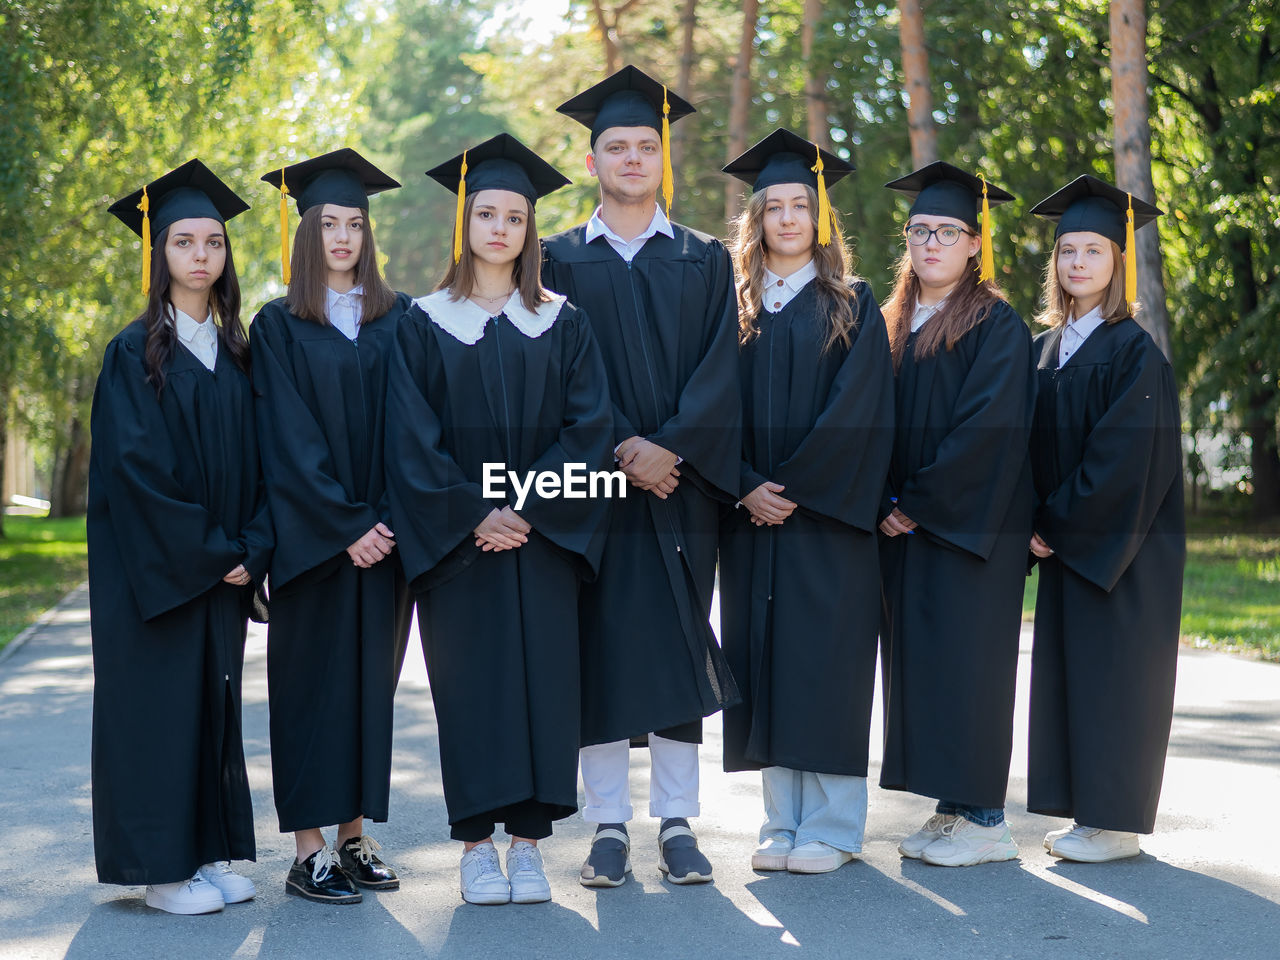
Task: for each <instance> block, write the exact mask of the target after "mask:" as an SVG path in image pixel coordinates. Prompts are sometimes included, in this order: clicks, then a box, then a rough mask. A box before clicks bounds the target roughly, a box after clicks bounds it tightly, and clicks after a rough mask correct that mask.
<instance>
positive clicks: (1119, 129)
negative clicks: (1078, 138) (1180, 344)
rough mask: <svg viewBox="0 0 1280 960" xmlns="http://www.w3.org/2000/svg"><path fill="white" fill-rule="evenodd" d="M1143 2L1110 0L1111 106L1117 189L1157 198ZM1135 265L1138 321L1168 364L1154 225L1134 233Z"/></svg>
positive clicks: (1160, 266)
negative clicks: (1113, 114) (1152, 172)
mask: <svg viewBox="0 0 1280 960" xmlns="http://www.w3.org/2000/svg"><path fill="white" fill-rule="evenodd" d="M1145 2H1146V0H1112V2H1111V102H1112V104H1113V109H1114V111H1115V117H1114V121H1113V122H1114V127H1115V130H1114V134H1115V154H1116V185H1117V186H1118V187H1120V189H1121V190H1127V191H1129V192H1130V193H1134V194H1136V195H1138V196H1140V197H1142V198H1143V199H1146V200H1152V199H1154V198H1155V195H1156V188H1155V183H1154V182H1153V180H1152V178H1151V123H1150V108H1149V100H1148V94H1147V12H1146V7H1145ZM1134 246H1135V247H1136V249H1135V251H1134V253H1135V256H1136V258H1137V261H1138V300H1139V302H1140V303H1141V304H1142V311H1141V312H1140V313H1139V315H1138V318H1137V319H1138V322H1139V323H1141V324H1142V326H1143V327H1144V328H1146V330H1147V332H1148V333H1150V334H1151V337H1152V339H1154V340H1155V342H1156V345H1157V346H1158V347H1160V349H1161V350H1162V351H1163V352H1164V355H1165V356H1166V357H1168V358H1169V359H1170V360H1172V359H1173V348H1172V344H1171V342H1170V339H1169V308H1168V304H1167V302H1166V296H1165V290H1164V261H1163V259H1162V258H1161V256H1160V234H1159V231H1158V230H1157V229H1156V228H1155V226H1154V225H1153V226H1151V227H1149V228H1148V229H1146V230H1140V231H1138V232H1137V233H1136V234H1134Z"/></svg>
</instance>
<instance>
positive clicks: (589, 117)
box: [543, 66, 741, 886]
mask: <svg viewBox="0 0 1280 960" xmlns="http://www.w3.org/2000/svg"><path fill="white" fill-rule="evenodd" d="M559 110H560V112H561V113H564V114H566V115H567V116H569V117H572V118H573V119H575V120H577V121H578V122H580V123H582V124H584V125H585V126H587V127H589V128H590V129H591V152H590V154H589V155H588V156H587V160H586V163H587V170H588V172H589V173H591V175H592V176H594V177H596V178H597V179H598V180H599V182H600V194H601V203H600V206H599V207H598V208H597V209H596V211H595V213H594V214H593V215H592V216H591V219H590V220H589V221H588V222H587V223H585V224H582V225H580V226H578V227H575V228H573V229H571V230H568V231H566V232H564V233H561V234H558V235H556V236H554V237H551V238H549V239H547V240H546V241H545V243H544V262H543V281H544V283H545V284H546V286H547V288H548V289H550V290H554V291H556V292H557V293H560V294H563V295H565V296H567V297H568V298H569V299H570V300H571V301H572V302H574V303H575V304H577V305H578V306H579V307H581V308H582V309H583V310H584V311H585V312H586V314H587V316H588V318H589V319H590V322H591V326H592V329H593V330H594V332H595V336H596V339H597V341H598V342H599V344H600V348H601V351H602V353H603V355H604V362H605V367H606V369H607V371H608V375H609V388H610V393H611V396H612V400H613V421H614V442H615V444H616V447H615V450H614V454H615V456H616V457H617V459H618V465H619V468H620V469H621V470H623V471H624V472H626V474H627V475H628V477H629V478H630V481H631V483H632V485H633V486H632V489H631V491H630V495H629V496H628V497H627V498H626V499H625V500H623V501H619V502H617V503H616V504H615V509H614V511H613V513H612V518H611V523H610V528H609V538H608V541H607V542H606V545H605V552H604V558H603V560H602V561H601V567H600V576H599V579H598V580H597V581H596V583H595V584H593V585H590V586H588V587H587V588H585V590H584V592H583V598H582V604H581V622H582V636H583V640H582V687H583V696H582V727H583V729H582V743H583V750H582V754H581V758H580V763H581V770H582V780H583V786H584V789H585V792H586V799H587V805H586V809H585V810H584V812H583V815H584V817H585V818H586V820H587V821H588V822H591V823H596V824H598V830H597V833H596V837H595V841H594V843H593V845H592V849H591V853H590V855H589V857H588V859H587V862H586V864H585V865H584V866H583V869H582V882H583V883H584V884H586V885H588V886H617V885H619V884H621V883H623V882H624V881H625V879H626V873H627V871H628V870H629V869H630V859H629V851H630V839H629V836H628V834H627V829H626V823H627V821H629V820H630V819H631V816H632V808H631V799H630V791H629V783H628V760H629V754H628V751H629V747H630V744H631V741H632V738H644V737H646V735H647V737H648V744H649V750H650V756H651V762H652V778H651V783H650V802H649V812H650V814H651V815H652V816H655V817H659V818H661V826H660V830H659V861H658V866H659V868H660V869H661V870H662V871H663V873H665V874H666V875H667V876H668V878H669V879H670V880H672V881H673V882H675V883H696V882H702V881H706V880H709V879H711V865H710V864H709V863H708V862H707V860H706V858H705V857H704V856H703V855H702V853H701V852H700V851H699V850H698V849H697V842H696V839H695V837H694V836H693V831H692V830H690V828H689V825H688V818H690V817H694V816H697V815H698V812H699V805H698V743H699V742H700V741H701V739H702V718H703V717H704V716H707V715H709V714H711V713H714V712H715V711H717V710H719V709H720V708H721V707H723V706H725V705H726V704H727V703H730V702H732V701H734V700H735V699H736V688H735V686H734V682H733V679H732V677H731V675H730V674H729V671H728V669H727V667H726V665H725V662H724V659H723V656H722V654H721V652H720V648H719V646H718V644H717V642H716V639H715V636H714V634H713V633H712V630H711V626H710V623H709V622H708V617H709V612H710V604H711V596H712V590H713V589H714V582H715V565H716V537H717V518H718V511H719V508H720V505H721V503H722V502H723V501H726V500H727V501H729V502H732V501H734V500H736V499H737V495H736V491H737V488H738V467H739V462H740V454H741V451H740V436H741V409H740V404H741V401H740V397H739V392H738V378H737V309H736V305H735V299H734V291H733V279H732V269H731V266H730V262H729V256H728V253H727V252H726V251H725V249H724V247H723V246H722V245H721V244H720V242H719V241H717V240H715V239H714V238H712V237H709V236H706V235H704V234H701V233H697V232H695V231H693V230H690V229H689V228H687V227H683V226H680V225H679V224H676V223H672V222H671V221H670V220H668V219H667V217H666V215H665V214H664V213H663V210H662V208H661V207H660V206H659V204H658V202H657V194H658V190H659V188H660V187H661V188H662V190H663V196H664V199H665V201H666V203H667V204H668V206H669V205H670V201H671V197H672V194H673V185H672V182H671V179H672V178H671V171H670V166H669V160H667V159H666V158H667V156H668V154H667V148H668V137H667V136H666V135H665V130H666V128H667V125H668V123H669V121H673V120H677V119H679V118H680V117H683V116H686V115H687V114H690V113H692V112H693V107H691V106H690V105H689V104H688V103H686V102H685V101H684V100H682V99H680V98H679V97H677V96H675V95H674V94H672V93H671V92H670V91H668V90H667V88H666V87H665V86H663V85H662V84H660V83H658V82H657V81H655V80H654V79H652V78H651V77H649V76H647V75H646V74H644V73H642V72H641V71H639V70H637V69H636V68H635V67H632V66H627V67H624V68H623V69H622V70H620V71H619V72H618V73H616V74H614V75H613V76H611V77H609V78H608V79H606V80H604V81H602V82H601V83H599V84H597V85H596V86H594V87H592V88H591V89H589V90H587V91H585V92H583V93H581V94H579V95H578V96H576V97H574V98H572V99H570V100H569V101H567V102H566V103H564V104H562V105H561V106H560V108H559Z"/></svg>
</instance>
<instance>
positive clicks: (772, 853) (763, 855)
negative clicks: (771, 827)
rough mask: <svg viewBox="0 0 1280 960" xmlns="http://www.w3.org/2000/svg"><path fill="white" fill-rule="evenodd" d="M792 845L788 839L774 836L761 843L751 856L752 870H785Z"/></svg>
mask: <svg viewBox="0 0 1280 960" xmlns="http://www.w3.org/2000/svg"><path fill="white" fill-rule="evenodd" d="M793 847H794V844H793V843H792V841H791V838H790V837H780V836H774V837H770V838H769V839H768V840H765V841H763V842H762V843H761V844H760V846H758V847H756V852H755V853H753V854H751V869H752V870H785V869H787V857H788V856H789V855H790V853H791V850H792V848H793Z"/></svg>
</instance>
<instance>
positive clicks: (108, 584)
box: [87, 160, 271, 914]
mask: <svg viewBox="0 0 1280 960" xmlns="http://www.w3.org/2000/svg"><path fill="white" fill-rule="evenodd" d="M248 209H249V206H248V204H246V203H245V202H244V201H242V200H241V199H240V198H239V197H237V196H236V195H235V194H234V193H232V192H231V190H230V189H228V188H227V187H226V185H225V184H223V183H222V181H220V180H219V179H218V178H217V177H216V176H214V174H213V173H212V172H211V171H210V170H209V169H208V168H207V167H205V166H204V164H202V163H201V162H200V161H199V160H190V161H188V162H187V163H185V164H183V165H182V166H180V167H178V168H177V169H176V170H173V171H170V172H169V173H167V174H165V175H164V176H163V177H161V178H160V179H159V180H156V181H154V182H152V183H150V184H148V185H147V186H146V187H145V188H143V189H140V190H138V191H137V192H136V193H134V194H132V195H130V196H128V197H126V198H124V199H123V200H121V201H119V202H118V203H116V204H114V205H113V206H112V207H111V212H112V213H113V214H115V215H116V216H117V217H119V218H120V219H121V220H122V221H123V222H124V223H125V224H126V225H128V226H129V227H130V229H132V230H133V231H134V232H135V233H137V234H138V235H139V236H140V237H141V238H142V240H143V243H144V249H143V256H144V260H143V263H144V267H143V270H144V273H143V278H144V282H143V293H144V294H148V302H147V306H146V308H145V309H144V311H143V312H142V314H141V315H140V316H139V317H138V318H137V319H136V320H134V321H133V322H132V323H130V324H129V325H128V326H126V327H125V328H124V329H123V330H121V331H120V333H118V334H117V335H116V336H115V337H114V338H113V339H112V341H111V343H109V344H108V345H107V349H106V354H105V356H104V357H103V362H102V371H101V373H100V374H99V376H98V382H97V385H96V387H95V389H94V395H93V413H92V417H91V420H90V432H91V434H92V437H93V450H92V454H91V456H90V463H89V502H88V516H87V532H88V543H89V594H90V606H91V614H90V619H91V626H92V632H93V671H94V692H93V763H92V768H93V844H94V855H95V857H96V859H97V868H98V879H99V881H100V882H102V883H117V884H147V890H146V902H147V904H148V906H151V907H155V908H157V909H160V910H165V911H167V912H169V913H179V914H198V913H210V912H215V911H218V910H221V909H222V908H223V905H224V903H235V902H238V901H241V900H247V899H249V898H251V897H253V896H254V893H255V890H254V884H253V882H252V881H251V880H249V879H248V878H247V877H243V876H240V875H239V874H236V873H234V872H232V870H231V866H230V863H229V861H231V860H252V859H254V837H253V810H252V808H251V806H250V797H249V782H248V778H247V776H246V771H245V760H244V747H243V745H242V741H241V726H240V722H241V721H240V680H241V674H242V671H243V667H244V642H245V626H246V619H247V617H248V615H249V614H250V612H251V610H252V609H253V607H252V603H253V597H254V590H255V584H256V585H261V583H262V581H263V580H264V579H265V577H266V572H267V565H268V563H269V562H270V559H271V521H270V517H269V514H268V512H267V507H266V497H265V494H264V491H263V487H262V473H261V469H260V467H259V465H258V448H257V443H256V440H255V431H254V421H253V391H252V387H251V386H250V383H249V376H248V368H249V362H248V361H249V345H248V343H247V342H246V341H245V336H244V330H243V328H242V327H241V325H240V287H239V283H238V281H237V280H236V274H235V266H234V263H233V261H232V256H231V247H230V241H229V237H228V231H227V227H226V222H227V221H228V220H230V219H231V218H232V217H234V216H236V215H238V214H240V213H242V212H244V211H245V210H248ZM148 261H149V262H148Z"/></svg>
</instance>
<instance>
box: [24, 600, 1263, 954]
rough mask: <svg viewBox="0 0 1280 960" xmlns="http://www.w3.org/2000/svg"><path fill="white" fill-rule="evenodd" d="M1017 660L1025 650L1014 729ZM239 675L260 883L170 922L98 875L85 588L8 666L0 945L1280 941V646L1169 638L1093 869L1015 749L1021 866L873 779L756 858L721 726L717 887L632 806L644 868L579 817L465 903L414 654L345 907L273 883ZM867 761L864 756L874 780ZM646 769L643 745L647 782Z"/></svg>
mask: <svg viewBox="0 0 1280 960" xmlns="http://www.w3.org/2000/svg"><path fill="white" fill-rule="evenodd" d="M1027 639H1028V638H1026V637H1024V647H1025V646H1026V643H1025V641H1026V640H1027ZM1028 662H1029V656H1027V655H1026V651H1025V650H1024V656H1023V663H1022V668H1023V669H1022V673H1021V675H1020V678H1019V680H1020V693H1022V694H1024V697H1023V698H1022V699H1021V700H1020V702H1019V713H1018V718H1019V724H1020V729H1019V733H1018V736H1017V741H1016V742H1018V743H1021V744H1025V742H1026V736H1025V723H1026V703H1025V692H1026V690H1027V683H1026V680H1027V676H1026V671H1027V666H1028ZM245 673H246V681H245V730H246V737H247V740H246V744H245V746H246V752H247V756H248V761H249V777H250V782H251V784H252V786H253V798H254V804H255V809H256V811H257V829H258V856H259V860H258V863H257V864H249V865H248V866H247V869H246V872H247V873H248V874H249V875H250V876H252V877H253V878H254V880H255V881H256V882H257V883H258V887H259V891H260V895H259V897H258V898H257V900H255V901H253V902H251V903H248V904H245V905H241V906H235V907H231V908H228V909H227V910H226V911H224V912H223V913H221V914H215V915H212V916H207V917H173V916H169V915H165V914H160V913H157V912H155V911H152V910H150V909H148V908H147V907H146V906H144V905H143V903H142V897H141V893H142V891H141V889H140V888H132V889H131V888H123V887H108V886H100V885H98V884H97V883H95V881H94V873H93V852H92V839H91V836H90V828H89V717H90V703H91V696H92V667H91V661H90V652H89V624H88V609H87V591H84V590H81V591H77V592H76V593H75V594H73V595H72V596H71V597H69V598H68V600H67V601H65V602H64V604H63V605H62V607H60V608H59V610H58V611H57V613H56V614H55V615H54V616H53V617H52V618H51V619H50V621H49V622H48V623H47V624H46V625H45V626H43V627H41V628H40V629H39V630H38V631H37V632H36V633H35V634H34V635H33V636H32V637H31V639H30V640H29V642H27V643H26V644H25V645H24V646H23V647H22V648H21V649H19V650H18V651H17V652H16V653H15V654H14V655H13V656H11V657H9V658H8V659H7V660H5V661H4V662H3V663H0V852H2V856H0V957H3V958H5V960H8V958H53V957H69V958H76V960H90V958H91V960H108V958H115V957H119V958H128V960H147V958H153V957H154V958H169V957H199V958H230V957H236V958H240V957H263V958H294V957H297V958H306V960H320V958H328V957H347V956H350V957H361V958H365V957H368V958H373V957H377V958H400V957H490V956H494V957H508V956H510V957H518V958H553V957H554V958H559V957H568V958H579V957H581V958H604V957H609V958H631V957H643V958H648V957H659V956H661V957H669V958H686V957H688V958H720V957H733V958H737V957H769V958H771V957H786V958H802V960H806V958H816V957H875V958H881V957H883V958H897V957H902V958H916V957H930V958H952V957H960V958H965V957H974V958H997V957H1027V958H1042V957H1043V958H1086V957H1087V958H1096V957H1116V958H1125V960H1131V958H1141V957H1152V958H1170V957H1176V958H1178V960H1193V958H1225V957H1231V958H1237V957H1242V958H1243V957H1249V958H1266V960H1276V958H1278V957H1280V830H1277V826H1278V824H1280V666H1275V665H1270V664H1261V663H1255V662H1251V661H1248V660H1243V659H1239V658H1235V657H1231V656H1228V655H1224V654H1218V653H1208V652H1201V651H1193V650H1188V651H1186V652H1185V653H1184V654H1183V655H1182V657H1181V660H1180V663H1179V681H1178V707H1177V714H1176V718H1175V720H1174V730H1173V740H1172V744H1171V747H1170V760H1169V766H1168V770H1167V773H1166V776H1165V789H1164V798H1163V802H1162V806H1161V816H1160V821H1159V824H1158V832H1157V833H1156V835H1155V836H1154V837H1152V838H1149V839H1148V840H1147V841H1146V842H1145V844H1144V849H1145V851H1146V853H1145V854H1144V855H1143V856H1141V857H1139V858H1137V859H1135V860H1131V861H1125V862H1120V863H1114V864H1103V865H1097V866H1089V865H1082V864H1077V865H1071V864H1062V863H1058V862H1056V861H1053V860H1051V859H1050V858H1049V857H1048V856H1046V855H1045V854H1044V852H1043V850H1042V849H1041V847H1040V838H1041V837H1042V836H1043V834H1044V832H1045V831H1046V830H1047V829H1050V828H1052V827H1054V826H1057V825H1058V824H1057V823H1056V822H1055V821H1051V820H1048V819H1046V818H1043V817H1038V816H1033V815H1030V814H1028V813H1027V812H1026V807H1025V798H1026V783H1025V779H1024V776H1025V771H1026V756H1025V748H1023V751H1021V752H1016V753H1015V756H1014V759H1013V771H1014V778H1013V780H1012V781H1011V785H1010V795H1009V814H1010V820H1011V823H1012V828H1013V833H1014V837H1015V838H1016V839H1017V841H1018V843H1019V844H1020V845H1021V847H1022V852H1023V857H1022V859H1021V860H1019V861H1015V862H1011V863H1007V864H998V865H990V866H985V867H980V868H974V869H968V870H948V869H943V868H938V867H929V866H927V865H925V864H921V863H917V862H911V861H903V860H901V859H900V858H899V857H898V855H897V852H896V844H897V841H898V839H899V838H900V837H901V836H902V835H904V834H905V833H908V832H910V831H911V830H913V829H914V828H915V827H916V826H918V824H919V822H920V821H922V820H923V819H924V818H925V816H927V814H928V812H929V805H928V803H927V801H925V800H923V799H921V798H918V797H913V796H909V795H902V794H897V793H891V792H888V791H881V790H879V789H878V788H875V787H873V788H872V790H871V812H870V818H869V824H868V832H867V833H868V835H867V841H868V842H867V847H866V851H865V855H864V858H863V860H862V861H861V862H855V863H853V864H850V865H849V866H846V867H844V868H842V869H841V870H840V871H839V872H837V873H835V874H830V875H826V876H820V877H799V876H789V875H786V874H782V875H765V874H756V873H753V872H752V871H751V870H750V868H749V855H750V851H751V849H752V847H753V846H754V842H755V830H756V828H757V826H758V823H759V820H760V805H759V790H760V787H759V780H758V778H757V777H756V776H755V775H751V774H732V775H726V774H724V773H722V772H720V770H719V763H718V760H719V750H720V739H719V724H718V723H717V722H715V721H712V722H709V723H708V725H707V734H708V735H707V739H706V744H705V745H704V747H703V752H702V759H703V765H702V775H703V798H704V809H705V811H706V812H705V815H704V816H703V817H702V818H701V819H700V820H699V821H697V822H696V824H695V825H696V826H698V828H699V830H700V836H701V841H702V845H703V847H704V848H705V849H706V850H707V852H708V854H709V855H710V857H711V858H712V861H713V862H714V864H715V868H716V875H717V880H716V883H715V884H714V885H708V886H703V887H698V888H688V889H686V888H678V887H672V886H670V885H667V884H665V883H663V882H662V880H661V879H660V876H659V874H658V872H657V868H656V858H655V856H654V845H655V841H656V828H655V825H654V823H653V822H652V821H647V820H646V821H638V822H637V824H636V825H635V826H634V830H633V839H634V842H635V845H636V849H635V851H634V857H633V859H634V861H635V869H636V873H635V881H634V882H632V883H629V884H627V885H626V886H624V887H622V888H619V889H617V890H605V891H600V892H595V891H588V890H585V889H583V888H582V887H580V886H579V885H578V884H577V882H576V876H577V870H578V867H579V865H580V863H581V860H582V857H583V855H584V852H585V849H586V845H587V837H588V830H587V828H586V826H585V825H584V824H583V823H582V822H581V821H580V820H578V819H576V818H575V819H573V820H569V821H566V822H565V824H563V825H562V826H561V827H560V828H559V829H558V831H557V834H556V836H555V837H554V838H552V839H551V840H550V841H547V842H546V843H545V846H544V850H545V853H546V860H547V872H548V874H549V875H550V877H551V881H552V885H553V889H554V892H555V898H556V899H555V902H554V903H551V904H541V905H537V906H524V907H521V906H514V905H513V906H506V907H475V906H470V905H466V904H463V903H462V902H461V901H460V899H459V897H458V894H457V858H458V853H459V851H458V849H457V845H456V844H454V843H452V842H450V841H449V840H448V832H447V826H446V821H445V811H444V801H443V796H442V793H441V787H440V777H439V767H438V762H437V756H436V743H435V732H434V720H433V716H432V710H431V699H430V694H429V691H428V689H427V685H426V676H425V671H424V670H423V667H422V661H421V655H420V654H417V653H414V654H412V655H411V657H410V661H409V663H408V665H407V666H406V673H405V677H404V681H403V683H402V685H401V689H400V694H399V698H398V703H397V722H396V766H395V773H394V779H393V782H392V816H393V820H392V822H391V823H388V824H385V825H379V826H376V827H375V828H374V830H373V831H372V832H373V833H374V834H375V836H376V837H377V838H378V839H379V840H380V841H381V842H382V843H383V845H384V847H385V852H386V853H387V854H388V859H389V860H390V861H391V862H393V863H394V864H395V865H396V866H397V867H399V868H400V871H401V875H402V877H403V878H404V883H403V889H402V890H400V891H399V892H396V893H387V894H382V895H377V894H374V895H366V900H365V902H364V903H363V904H360V905H359V906H355V907H323V906H318V905H314V904H309V903H305V902H302V901H299V900H297V899H295V898H292V897H286V896H285V895H284V893H283V889H282V887H283V882H282V881H283V876H284V872H285V869H286V867H287V864H288V860H289V856H290V854H291V852H292V842H291V840H290V839H289V838H287V837H282V836H281V835H280V834H278V833H277V832H276V825H275V821H274V815H273V810H272V805H271V769H270V763H269V757H268V743H267V707H266V681H265V676H266V661H265V648H264V644H263V637H262V635H261V634H260V633H255V634H254V635H252V637H251V639H250V645H249V653H248V664H247V668H246V671H245ZM876 722H877V726H878V724H879V720H878V719H877V721H876ZM138 735H139V736H140V737H143V736H145V735H146V731H142V730H140V731H138ZM334 759H335V763H337V762H339V761H340V758H336V757H335V758H334ZM873 761H878V757H875V756H873ZM877 774H878V762H877V763H876V769H874V770H873V771H872V782H873V783H874V782H875V777H876V776H877ZM646 780H647V770H646V769H642V768H641V767H640V766H639V764H638V763H637V764H636V765H635V769H634V771H633V781H634V786H635V790H636V796H637V798H638V799H641V801H642V799H643V797H644V796H646ZM637 807H638V808H639V809H643V808H644V804H643V802H641V803H638V804H637Z"/></svg>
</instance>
